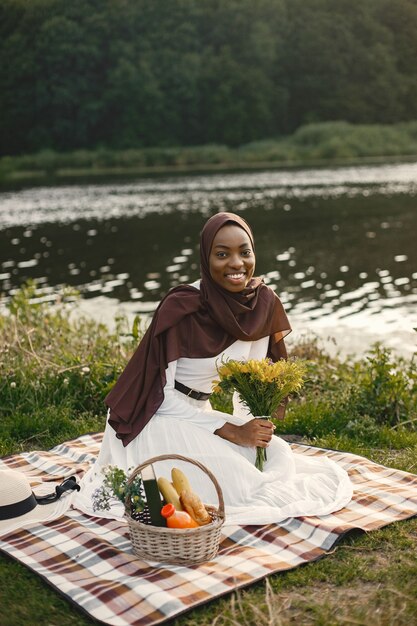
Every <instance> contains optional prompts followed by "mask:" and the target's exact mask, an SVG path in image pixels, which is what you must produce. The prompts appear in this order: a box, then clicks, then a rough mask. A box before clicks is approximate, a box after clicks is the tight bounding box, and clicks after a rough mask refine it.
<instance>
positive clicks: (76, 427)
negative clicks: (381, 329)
mask: <svg viewBox="0 0 417 626" xmlns="http://www.w3.org/2000/svg"><path fill="white" fill-rule="evenodd" d="M32 296H33V293H32V292H31V287H28V288H25V289H23V290H21V291H20V292H19V293H17V294H16V295H15V296H14V299H13V300H12V301H11V303H10V304H9V311H8V314H7V315H4V316H0V412H1V420H0V454H1V455H5V454H10V453H14V452H19V451H23V450H33V449H45V448H49V447H51V446H53V445H55V444H57V443H59V442H61V441H63V440H65V439H69V438H72V437H76V436H78V435H80V434H82V433H85V432H91V431H95V430H101V429H102V428H103V426H104V410H103V398H104V396H105V394H106V393H107V391H108V389H109V388H110V387H111V385H112V384H113V382H114V381H115V380H116V379H117V377H118V375H119V373H120V372H121V370H122V369H123V366H124V364H125V363H126V360H127V359H128V357H129V355H130V354H131V352H132V351H133V349H134V347H135V345H136V344H137V341H138V339H139V336H140V333H139V332H138V329H137V328H136V327H135V328H134V329H133V330H132V329H130V328H128V326H127V323H126V321H125V320H124V319H123V318H120V319H119V320H118V321H117V324H116V330H115V331H112V332H110V331H109V330H108V329H107V328H106V327H105V326H103V325H100V324H97V323H96V322H92V321H90V320H87V319H77V320H75V321H72V320H71V319H70V318H69V316H68V313H67V312H66V310H64V308H61V309H59V308H54V309H53V310H52V309H51V308H49V307H48V306H47V305H44V304H32V303H31V298H32ZM293 353H294V355H295V356H300V357H303V358H307V359H309V360H310V365H309V380H308V383H307V385H306V386H305V389H304V391H303V395H302V396H301V397H300V398H299V399H297V400H293V401H292V402H291V403H290V404H289V407H288V412H287V417H286V419H285V421H284V422H282V423H278V424H277V429H278V431H279V432H281V433H283V434H284V436H291V437H293V438H300V439H301V440H303V441H306V442H311V443H313V445H319V446H325V447H329V448H339V449H343V450H349V451H352V452H355V453H359V454H363V455H365V456H367V457H368V458H371V459H373V460H375V461H378V462H381V463H384V464H388V465H390V466H392V467H398V468H400V469H403V470H406V471H411V472H416V471H417V465H416V458H417V386H416V382H417V368H416V364H415V363H414V362H413V361H407V360H405V359H401V358H398V357H394V355H392V354H391V353H389V352H388V351H387V350H385V349H383V348H382V347H378V346H375V347H374V348H373V349H372V350H371V351H370V353H369V354H368V355H367V357H366V358H364V359H362V360H357V361H355V360H346V361H343V360H339V359H334V358H330V357H329V356H328V355H327V354H326V353H324V352H322V351H321V350H320V349H319V348H318V347H317V345H316V344H315V343H314V342H313V341H311V342H304V343H302V344H299V345H298V346H297V347H296V348H294V350H293ZM225 401H226V402H227V399H226V400H225ZM416 535H417V520H416V519H413V520H409V521H406V522H403V523H399V524H395V525H391V526H390V527H388V528H386V529H382V530H380V531H377V532H374V533H371V534H370V535H369V536H361V537H356V538H346V539H344V540H343V541H342V542H341V544H339V546H338V547H337V548H336V549H335V550H334V551H333V552H332V554H330V555H329V556H328V557H327V558H325V559H323V560H322V561H320V562H317V563H312V564H309V565H307V566H305V567H303V568H298V569H296V570H294V571H291V572H288V573H285V574H279V575H276V576H270V577H269V579H268V581H266V582H265V581H262V582H260V583H258V584H256V585H253V586H251V587H250V588H248V589H247V590H245V591H242V592H239V593H238V594H234V595H233V596H229V597H226V598H225V599H223V600H219V601H215V602H213V603H211V604H210V605H208V606H205V607H202V608H200V609H197V610H195V611H192V612H191V613H190V614H187V615H185V616H183V617H181V618H179V619H178V620H175V621H174V622H171V624H175V625H177V626H180V625H181V626H197V625H200V626H203V625H206V624H211V623H213V622H214V621H215V622H216V624H217V626H229V625H232V624H247V625H252V624H255V623H256V624H257V625H258V626H264V625H265V626H266V625H267V624H276V625H278V624H282V625H284V626H285V625H287V624H294V623H296V624H317V625H323V626H329V625H334V624H337V625H338V624H346V623H351V624H365V623H368V622H370V621H372V623H373V624H375V626H391V625H392V624H395V625H396V626H402V625H404V626H406V625H407V626H408V624H410V623H411V622H412V621H413V617H414V618H415V616H416V615H417V593H416V589H415V582H414V581H415V577H416V575H417V554H416V552H415V538H416ZM0 622H1V624H2V626H12V625H13V626H15V625H17V624H19V626H32V624H34V623H36V624H39V626H41V625H45V626H46V625H47V624H48V625H49V626H51V625H58V624H59V625H60V626H66V625H71V626H76V625H77V626H78V625H84V624H85V625H87V624H93V621H92V620H90V619H89V618H87V617H85V616H83V615H81V614H80V613H79V612H78V611H77V610H76V609H75V608H73V607H72V606H71V605H69V604H68V603H67V602H66V601H64V600H63V599H61V598H59V597H58V595H57V594H55V593H54V592H53V591H51V590H50V589H49V588H48V587H47V586H46V585H45V584H44V583H43V582H42V581H41V580H40V579H38V578H37V577H36V576H34V575H32V574H31V573H30V572H29V571H28V570H26V569H25V568H24V567H22V566H20V565H19V564H17V563H14V562H12V561H10V560H9V559H8V558H5V557H1V558H0Z"/></svg>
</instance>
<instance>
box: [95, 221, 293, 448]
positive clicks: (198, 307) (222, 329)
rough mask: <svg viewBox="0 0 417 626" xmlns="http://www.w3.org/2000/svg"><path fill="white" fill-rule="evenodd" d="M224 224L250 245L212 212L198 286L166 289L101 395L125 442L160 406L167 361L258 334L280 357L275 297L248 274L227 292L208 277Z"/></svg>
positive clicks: (280, 320)
mask: <svg viewBox="0 0 417 626" xmlns="http://www.w3.org/2000/svg"><path fill="white" fill-rule="evenodd" d="M226 224H236V225H237V226H240V227H241V228H243V230H244V231H245V232H246V233H247V234H248V235H249V238H250V240H251V242H252V245H253V235H252V231H251V229H250V227H249V225H248V224H247V222H246V221H245V220H244V219H243V218H241V217H239V216H238V215H234V214H233V213H217V214H216V215H213V217H211V218H210V219H209V220H208V221H207V222H206V224H205V226H204V228H203V230H202V232H201V237H200V264H201V284H200V289H197V288H195V287H192V286H191V285H180V286H179V287H174V288H173V289H171V291H169V292H168V294H167V295H166V296H165V298H164V299H163V300H162V301H161V302H160V304H159V306H158V308H157V309H156V311H155V314H154V316H153V319H152V322H151V324H150V326H149V328H148V330H147V331H146V333H145V335H144V337H143V338H142V340H141V342H140V344H139V346H138V348H137V350H136V352H135V353H134V354H133V356H132V358H131V359H130V361H129V363H128V364H127V366H126V368H125V370H124V371H123V373H122V374H121V376H120V377H119V379H118V381H117V382H116V384H115V385H114V387H113V389H112V390H111V392H110V393H109V394H108V395H107V397H106V404H107V406H108V407H109V408H110V416H109V423H110V425H111V426H112V427H113V428H114V430H115V431H116V433H117V435H116V436H117V437H118V438H119V439H121V440H122V442H123V445H125V446H126V445H127V444H128V443H130V442H131V441H132V440H133V439H134V438H135V437H136V436H137V435H138V434H139V433H140V432H141V430H142V429H143V428H144V427H145V426H146V424H147V423H148V422H149V420H150V419H151V418H152V416H153V415H154V414H155V413H156V411H157V410H158V408H159V407H160V406H161V404H162V402H163V400H164V386H165V383H166V375H165V370H166V368H167V367H168V363H170V362H172V361H176V360H177V359H179V358H181V357H188V358H206V357H213V356H217V355H218V354H220V353H221V352H223V350H225V349H226V348H227V347H228V346H230V345H231V344H232V343H234V342H235V341H236V340H238V339H240V340H243V341H255V340H257V339H261V338H262V337H270V342H269V351H268V356H269V357H270V358H272V359H273V360H274V361H276V360H278V359H279V358H285V357H286V350H285V346H284V342H283V337H285V335H287V334H288V333H289V332H291V327H290V324H289V322H288V319H287V316H286V314H285V311H284V308H283V306H282V304H281V301H280V300H279V298H278V297H277V295H276V294H275V293H274V292H273V291H272V290H271V289H270V288H269V287H267V286H266V285H265V284H264V283H263V281H262V279H261V278H259V277H258V278H252V279H251V281H250V282H249V284H248V285H247V287H246V288H245V289H244V290H243V291H241V292H239V293H232V292H230V291H227V290H226V289H223V288H222V287H221V286H220V285H218V284H217V283H216V282H215V281H214V280H213V279H212V278H211V274H210V267H209V257H210V252H211V246H212V243H213V239H214V237H215V235H216V233H217V232H218V231H219V230H220V228H222V227H223V226H225V225H226Z"/></svg>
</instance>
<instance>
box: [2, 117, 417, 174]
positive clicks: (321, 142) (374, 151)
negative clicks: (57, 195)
mask: <svg viewBox="0 0 417 626" xmlns="http://www.w3.org/2000/svg"><path fill="white" fill-rule="evenodd" d="M416 156H417V121H413V122H402V123H397V124H392V125H388V124H385V125H383V124H350V123H348V122H343V121H338V122H321V123H315V124H308V125H305V126H301V127H300V128H298V129H297V130H296V131H295V132H294V133H293V134H292V135H290V136H283V137H277V138H272V139H265V140H262V141H256V142H252V143H249V144H245V145H243V146H240V147H238V148H229V147H228V146H224V145H203V146H173V147H167V148H137V149H129V150H112V149H107V148H98V149H96V150H94V149H90V150H75V151H73V152H65V153H58V152H54V151H53V150H43V151H41V152H38V153H36V154H28V155H22V156H14V157H10V156H5V157H2V158H1V159H0V184H1V185H4V186H7V185H12V184H16V183H19V184H24V183H25V182H27V183H29V182H30V183H32V184H36V183H37V182H39V183H40V184H45V182H51V183H52V182H54V181H59V180H71V179H74V180H77V179H80V180H82V179H83V178H85V177H97V178H101V177H103V176H107V177H108V176H115V177H117V176H124V175H128V176H129V175H130V176H135V175H141V174H146V175H149V174H152V173H155V174H158V173H169V172H191V171H196V170H197V171H211V170H228V169H251V168H265V167H291V166H301V165H322V164H344V163H360V162H378V161H379V160H381V159H383V160H384V161H389V160H394V161H395V160H399V159H400V160H401V159H409V158H410V157H411V158H415V157H416Z"/></svg>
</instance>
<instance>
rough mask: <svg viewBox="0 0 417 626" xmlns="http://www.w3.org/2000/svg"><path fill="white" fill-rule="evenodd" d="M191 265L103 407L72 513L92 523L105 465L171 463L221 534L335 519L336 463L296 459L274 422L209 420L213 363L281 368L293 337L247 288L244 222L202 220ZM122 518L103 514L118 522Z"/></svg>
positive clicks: (345, 488) (251, 254) (254, 281)
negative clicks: (221, 524)
mask: <svg viewBox="0 0 417 626" xmlns="http://www.w3.org/2000/svg"><path fill="white" fill-rule="evenodd" d="M200 257H201V279H200V280H198V281H196V282H195V283H193V284H191V285H180V286H178V287H176V288H174V289H172V290H171V291H170V292H169V293H168V294H167V296H166V297H165V298H164V299H163V300H162V302H161V303H160V305H159V307H158V308H157V310H156V312H155V315H154V317H153V320H152V323H151V325H150V327H149V329H148V331H147V332H146V334H145V336H144V337H143V339H142V341H141V342H140V344H139V347H138V349H137V350H136V352H135V354H134V355H133V357H132V358H131V360H130V362H129V363H128V365H127V367H126V369H125V370H124V372H123V373H122V375H121V376H120V378H119V380H118V381H117V383H116V385H115V386H114V388H113V389H112V391H111V392H110V394H109V395H108V396H107V398H106V402H107V405H108V407H109V412H108V422H107V425H106V430H105V433H104V439H103V443H102V447H101V450H100V454H99V457H98V459H97V462H96V464H95V465H94V466H93V468H92V469H91V470H90V471H89V473H88V474H87V475H86V476H85V478H84V479H83V481H82V485H81V487H82V489H81V493H80V494H78V495H77V496H76V501H75V506H76V507H77V508H80V509H81V510H84V511H86V512H88V513H90V514H91V513H93V506H92V494H93V492H94V491H95V489H96V488H98V487H100V485H101V483H102V480H103V473H102V470H103V468H104V467H105V466H107V465H116V466H118V467H121V468H122V469H124V470H125V471H126V472H127V471H128V470H129V469H132V468H134V467H136V466H137V465H138V464H139V463H143V462H144V461H145V460H146V459H148V458H151V457H154V456H158V455H161V454H180V455H183V456H186V457H191V458H193V459H197V460H198V461H200V462H201V463H203V464H204V465H205V466H206V467H208V468H209V469H210V470H211V471H212V472H213V473H214V475H215V476H216V478H217V480H218V481H219V483H220V486H221V488H222V491H223V495H224V499H225V508H226V522H228V523H237V524H266V523H273V522H279V521H282V520H283V519H285V518H287V517H295V516H303V515H325V514H328V513H331V512H333V511H336V510H338V509H340V508H342V507H343V506H344V505H345V504H347V502H349V500H350V499H351V495H352V486H351V483H350V480H349V478H348V476H347V474H346V472H345V471H344V470H343V469H342V468H341V467H339V466H338V465H337V464H336V463H334V462H333V461H331V460H330V459H329V458H327V457H321V458H308V457H305V456H303V455H302V454H301V453H294V452H293V451H292V449H291V447H290V446H289V445H288V444H287V443H286V442H285V441H284V440H283V439H280V438H279V437H277V436H275V435H274V434H273V431H274V426H273V424H272V423H271V422H269V421H268V420H257V419H254V416H252V415H248V414H247V412H245V410H243V407H242V405H241V404H240V403H239V399H238V398H234V411H233V415H228V414H226V413H222V412H220V411H215V410H213V409H212V408H211V405H210V403H209V395H210V391H211V388H212V382H213V380H214V379H215V378H216V376H217V370H216V363H218V362H219V361H220V360H222V359H237V360H247V359H261V358H265V357H266V356H268V357H270V358H271V359H273V360H274V361H276V360H277V359H280V358H285V357H286V350H285V346H284V339H283V338H284V336H285V335H287V334H288V333H289V332H290V331H291V328H290V325H289V322H288V319H287V316H286V314H285V312H284V309H283V306H282V304H281V302H280V300H279V298H278V297H277V296H276V294H275V293H274V292H273V291H272V290H271V289H270V288H269V287H267V286H266V285H265V284H264V282H263V281H262V279H261V278H258V277H254V271H255V247H254V241H253V235H252V231H251V229H250V227H249V225H248V224H247V223H246V221H245V220H244V219H242V218H241V217H239V216H237V215H234V214H232V213H219V214H217V215H214V216H213V217H211V218H210V219H209V220H208V221H207V222H206V224H205V226H204V228H203V231H202V233H201V239H200ZM280 411H281V413H283V411H284V408H283V407H280ZM257 446H260V447H268V455H267V461H266V463H265V466H264V471H263V472H260V471H259V470H258V469H257V468H256V467H255V456H256V447H257ZM174 464H175V465H176V466H179V467H182V469H184V471H186V472H187V474H188V475H189V476H190V479H191V481H192V484H193V482H194V484H195V486H196V490H198V493H199V495H200V497H201V498H202V499H203V501H205V502H206V503H213V504H214V503H216V493H215V491H214V487H213V485H212V483H211V482H210V480H209V479H208V477H207V476H206V475H202V473H201V470H198V469H196V468H195V467H194V466H192V465H190V464H184V466H182V465H181V463H179V462H178V461H175V463H174ZM172 465H173V462H168V461H163V462H160V463H159V462H158V464H157V467H156V469H157V474H158V475H165V476H169V472H170V468H171V467H172ZM164 466H165V467H164ZM197 486H198V487H197ZM120 506H121V505H120V503H118V504H116V503H115V505H114V507H113V508H112V509H111V511H110V513H103V512H100V514H101V515H105V516H110V517H119V516H121V515H122V513H123V511H122V510H121V508H120Z"/></svg>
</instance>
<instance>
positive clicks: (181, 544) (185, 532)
mask: <svg viewBox="0 0 417 626" xmlns="http://www.w3.org/2000/svg"><path fill="white" fill-rule="evenodd" d="M168 460H179V461H185V462H187V463H192V464H193V465H196V466H197V467H199V468H200V469H201V470H202V471H203V472H204V473H206V474H207V475H208V477H209V478H210V479H211V481H212V482H213V484H214V486H215V488H216V492H217V497H218V500H219V506H218V508H216V507H215V506H210V505H205V507H206V509H207V511H208V513H209V515H210V516H211V518H212V522H211V524H206V525H205V526H199V527H198V528H187V529H181V530H178V529H175V528H166V527H160V526H152V525H150V524H146V523H143V522H141V521H138V520H137V519H134V518H133V517H132V509H131V503H130V499H129V498H127V499H126V502H125V517H126V519H127V522H128V524H129V532H130V540H131V542H132V547H133V552H134V553H135V554H136V556H138V557H140V558H141V559H145V560H150V561H161V562H165V563H174V564H180V565H192V564H194V563H204V562H205V561H210V560H211V559H212V558H214V557H215V556H216V554H217V552H218V550H219V545H220V532H221V527H222V526H223V523H224V518H225V516H224V500H223V494H222V490H221V488H220V485H219V483H218V482H217V479H216V477H215V476H214V474H213V473H212V472H211V471H210V470H209V469H208V468H207V467H205V466H204V465H202V463H200V462H199V461H195V460H194V459H190V458H188V457H185V456H181V455H179V454H164V455H161V456H155V457H153V458H151V459H148V460H147V461H145V463H142V464H141V465H138V467H137V468H136V469H135V470H134V471H133V473H132V474H131V475H130V477H129V480H128V483H129V484H131V483H132V482H133V480H134V479H135V477H136V476H137V475H138V474H139V473H140V472H141V470H142V469H143V468H144V467H146V466H147V465H151V464H152V463H156V462H157V461H168Z"/></svg>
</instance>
